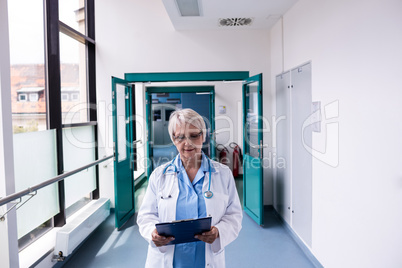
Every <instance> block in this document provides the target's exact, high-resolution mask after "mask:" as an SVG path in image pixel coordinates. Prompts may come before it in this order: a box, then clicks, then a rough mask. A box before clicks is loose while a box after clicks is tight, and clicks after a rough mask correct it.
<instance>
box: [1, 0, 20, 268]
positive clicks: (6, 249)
mask: <svg viewBox="0 0 402 268" xmlns="http://www.w3.org/2000/svg"><path fill="white" fill-rule="evenodd" d="M7 13H8V8H7V0H0V197H4V196H6V195H10V194H12V193H14V191H15V184H14V157H13V132H12V117H11V89H10V50H9V35H8V14H7ZM8 207H9V206H8ZM6 210H7V206H6V205H4V206H2V207H0V215H2V214H4V212H5V211H6ZM0 237H1V239H0V267H10V268H14V267H19V260H18V237H17V218H16V213H15V209H13V210H12V211H11V212H10V213H8V214H7V215H6V217H5V221H0Z"/></svg>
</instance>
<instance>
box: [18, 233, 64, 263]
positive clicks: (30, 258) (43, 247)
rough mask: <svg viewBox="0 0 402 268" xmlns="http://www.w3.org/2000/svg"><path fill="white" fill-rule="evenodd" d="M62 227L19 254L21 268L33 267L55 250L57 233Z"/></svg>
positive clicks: (45, 235)
mask: <svg viewBox="0 0 402 268" xmlns="http://www.w3.org/2000/svg"><path fill="white" fill-rule="evenodd" d="M59 229H60V227H55V228H53V229H52V230H50V231H49V232H47V233H46V234H44V235H43V236H42V237H40V238H39V239H38V240H36V241H35V242H33V243H32V244H31V245H29V246H27V247H26V248H24V249H23V250H21V251H20V253H19V260H20V267H21V268H24V267H31V266H32V265H33V264H35V263H36V262H37V261H38V260H40V259H41V258H42V257H46V255H48V254H49V252H50V251H51V252H52V255H53V250H54V245H55V244H56V233H57V231H58V230H59Z"/></svg>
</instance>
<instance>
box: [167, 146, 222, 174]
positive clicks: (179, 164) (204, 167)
mask: <svg viewBox="0 0 402 268" xmlns="http://www.w3.org/2000/svg"><path fill="white" fill-rule="evenodd" d="M201 154H202V160H201V167H200V168H201V170H202V171H203V172H204V173H205V172H209V167H208V164H210V165H211V172H215V168H214V166H213V165H212V164H211V161H208V158H207V156H206V155H205V154H204V152H203V151H201ZM174 164H175V166H176V167H177V170H181V169H182V168H184V167H183V164H182V162H181V160H180V154H177V156H176V159H175V161H174Z"/></svg>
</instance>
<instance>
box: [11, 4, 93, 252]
mask: <svg viewBox="0 0 402 268" xmlns="http://www.w3.org/2000/svg"><path fill="white" fill-rule="evenodd" d="M57 6H58V7H59V9H57ZM44 10H51V11H52V12H47V13H44ZM57 10H59V13H58V12H57ZM8 17H9V35H10V63H11V66H10V74H11V98H12V99H11V104H12V116H13V117H12V119H13V130H14V134H15V135H14V156H16V158H15V161H14V163H15V174H16V176H15V185H16V189H17V190H21V189H26V188H28V187H31V186H33V185H35V184H38V183H42V182H43V181H46V180H48V179H50V178H52V177H55V176H57V175H59V174H62V173H63V172H64V170H65V168H67V169H72V168H78V165H85V164H89V163H86V162H88V161H92V160H95V159H98V154H97V147H96V144H97V136H96V135H94V134H93V133H95V131H96V121H97V112H96V106H95V105H92V106H91V105H89V104H90V103H91V104H96V90H95V41H94V34H95V28H94V0H74V1H71V0H19V1H14V0H8ZM45 33H46V34H45ZM27 40H28V41H27ZM45 51H46V53H44V52H45ZM48 55H52V57H48ZM50 89H51V90H50ZM47 100H49V101H47ZM77 107H78V109H77ZM88 107H92V108H91V109H89V108H88ZM74 109H76V110H74ZM71 111H73V113H74V116H72V117H71V118H69V117H67V116H65V115H66V114H68V112H71ZM79 128H82V129H79ZM68 129H72V130H73V132H74V134H77V133H78V131H80V130H86V132H82V133H81V132H80V133H81V135H84V137H86V136H85V135H87V136H88V137H90V138H91V139H93V140H91V141H93V144H95V145H94V146H93V147H91V148H89V149H87V150H86V151H85V153H86V156H87V158H85V159H83V158H82V155H83V154H82V152H78V151H73V150H72V149H71V148H70V147H71V146H70V147H67V143H66V142H64V147H63V140H62V139H61V138H60V137H59V135H56V133H59V131H61V132H62V133H65V131H67V130H68ZM42 130H43V131H42ZM21 132H34V133H22V134H17V133H21ZM88 133H89V134H91V133H92V134H93V135H89V134H88ZM29 143H32V145H31V146H26V144H29ZM32 146H33V147H32ZM33 148H34V149H33ZM46 148H47V149H46ZM45 149H46V150H45ZM73 149H77V148H73ZM81 149H82V148H81ZM47 152H48V153H49V154H47ZM45 153H46V154H45ZM77 155H78V156H79V157H78V158H77V157H76V156H77ZM75 159H79V160H84V161H83V162H85V163H77V166H74V167H71V165H72V164H71V161H72V160H75ZM37 161H39V162H37ZM38 163H39V164H41V166H40V167H38ZM74 165H75V163H74ZM29 166H35V167H36V168H33V169H32V168H28V169H27V168H26V167H29ZM32 170H34V171H35V172H33V173H35V174H33V173H32V172H30V171H32ZM88 174H89V177H90V185H87V186H86V188H85V189H84V190H85V191H84V190H83V189H80V190H82V191H81V192H79V191H74V189H73V190H72V189H71V187H70V186H69V185H68V184H66V187H64V185H65V182H64V181H61V182H58V184H57V183H56V184H52V185H49V186H47V187H45V188H42V189H40V190H38V193H37V196H35V198H33V199H32V200H29V201H28V202H27V203H26V204H24V206H22V207H21V208H20V209H18V212H17V213H18V216H17V227H18V237H19V241H18V244H19V246H20V249H21V248H23V247H25V246H28V245H29V244H30V243H31V242H33V241H34V240H36V239H37V238H38V237H39V236H40V235H41V234H42V233H43V232H44V231H45V230H49V229H50V228H52V227H53V226H63V225H64V224H65V218H66V215H67V216H68V215H70V214H71V213H73V212H74V211H75V210H76V209H77V208H79V207H81V206H82V205H85V204H86V203H87V202H88V200H90V199H93V198H98V197H99V188H98V184H99V182H98V175H97V174H98V172H97V171H96V167H92V168H90V169H88V170H87V171H86V173H84V172H82V174H81V175H82V176H87V175H88ZM34 175H35V176H34ZM77 177H78V175H77V176H76V178H77ZM68 187H70V189H69V188H68ZM73 188H74V187H73ZM50 192H51V193H50ZM64 198H66V199H67V202H64ZM24 200H26V197H24ZM61 201H63V202H61ZM32 206H33V207H34V209H32ZM49 206H52V208H51V209H49V208H48V207H49Z"/></svg>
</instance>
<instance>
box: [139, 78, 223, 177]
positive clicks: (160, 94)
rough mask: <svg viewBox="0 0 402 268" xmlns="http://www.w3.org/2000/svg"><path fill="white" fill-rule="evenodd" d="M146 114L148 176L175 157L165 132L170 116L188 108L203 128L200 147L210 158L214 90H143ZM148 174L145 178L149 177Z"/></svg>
mask: <svg viewBox="0 0 402 268" xmlns="http://www.w3.org/2000/svg"><path fill="white" fill-rule="evenodd" d="M145 91H146V93H145V94H146V99H147V100H149V101H147V102H146V103H147V104H146V105H147V106H146V110H147V112H148V114H150V115H151V116H150V119H151V121H148V128H147V131H148V133H149V135H148V137H149V139H150V141H149V146H148V150H147V151H148V159H149V160H150V161H149V163H150V164H151V165H152V166H151V167H149V173H150V172H152V171H153V170H154V169H155V168H157V167H158V166H160V165H162V164H164V163H166V162H169V161H171V160H172V159H173V158H174V157H175V156H176V155H177V153H178V152H177V150H176V146H175V145H174V144H173V142H172V141H171V139H170V136H169V132H168V125H169V118H170V115H171V114H172V113H173V112H174V111H176V110H179V109H185V108H191V109H193V110H195V111H196V112H197V113H199V114H200V115H201V116H202V117H203V118H204V121H205V125H206V127H207V131H206V133H207V137H206V140H205V142H204V144H203V148H202V150H203V152H204V153H205V154H206V155H207V156H208V157H214V152H215V150H214V149H213V148H215V146H214V144H213V143H214V139H211V133H214V131H215V129H214V126H215V124H214V118H215V105H214V103H215V90H214V87H213V86H172V87H169V86H163V87H147V88H146V90H145ZM149 173H148V174H149Z"/></svg>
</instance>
